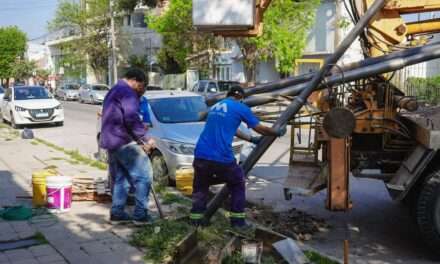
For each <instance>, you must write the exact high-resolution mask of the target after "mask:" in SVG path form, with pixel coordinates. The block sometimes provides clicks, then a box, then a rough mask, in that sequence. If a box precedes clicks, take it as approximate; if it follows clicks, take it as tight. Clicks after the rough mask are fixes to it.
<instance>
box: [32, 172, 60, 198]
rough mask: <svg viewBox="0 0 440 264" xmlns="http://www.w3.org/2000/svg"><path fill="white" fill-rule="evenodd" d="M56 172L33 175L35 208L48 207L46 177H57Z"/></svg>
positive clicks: (35, 173)
mask: <svg viewBox="0 0 440 264" xmlns="http://www.w3.org/2000/svg"><path fill="white" fill-rule="evenodd" d="M56 175H58V172H57V171H55V170H42V171H35V172H34V173H32V204H33V205H34V206H45V205H46V200H47V199H46V177H48V176H56Z"/></svg>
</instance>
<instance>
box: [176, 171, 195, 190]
mask: <svg viewBox="0 0 440 264" xmlns="http://www.w3.org/2000/svg"><path fill="white" fill-rule="evenodd" d="M193 179H194V170H193V169H180V170H177V171H176V188H177V190H179V191H181V192H182V193H183V194H185V195H191V194H192V192H193V188H192V186H193Z"/></svg>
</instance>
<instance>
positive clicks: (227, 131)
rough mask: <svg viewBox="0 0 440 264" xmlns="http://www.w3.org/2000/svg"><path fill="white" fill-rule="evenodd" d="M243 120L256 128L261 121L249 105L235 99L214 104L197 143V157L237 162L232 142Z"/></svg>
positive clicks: (221, 161)
mask: <svg viewBox="0 0 440 264" xmlns="http://www.w3.org/2000/svg"><path fill="white" fill-rule="evenodd" d="M241 122H244V123H246V124H247V125H248V127H249V128H255V127H256V126H257V125H258V124H259V123H260V121H259V120H258V118H257V117H255V115H254V114H253V113H252V111H251V109H250V108H249V107H248V106H247V105H245V104H243V103H241V102H238V101H236V100H234V99H231V98H226V99H224V100H222V101H220V102H218V103H217V104H215V105H214V106H212V107H211V109H210V110H209V113H208V118H207V121H206V125H205V128H204V129H203V132H202V134H201V135H200V138H199V140H198V142H197V145H196V149H195V158H196V159H204V160H210V161H215V162H220V163H232V162H235V157H234V153H233V151H232V142H233V140H234V136H235V134H236V132H237V129H238V127H239V126H240V124H241Z"/></svg>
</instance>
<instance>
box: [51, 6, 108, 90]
mask: <svg viewBox="0 0 440 264" xmlns="http://www.w3.org/2000/svg"><path fill="white" fill-rule="evenodd" d="M109 12H110V10H109V0H86V1H85V6H83V5H81V4H80V3H77V2H74V1H68V0H62V1H61V2H60V3H59V4H58V7H57V10H56V14H55V18H54V19H53V20H52V21H51V22H50V23H49V29H50V30H52V31H53V30H59V29H65V28H69V29H74V30H75V31H77V33H78V34H77V35H78V38H77V39H74V40H72V41H69V42H66V43H64V44H60V48H61V49H64V50H65V52H64V58H63V60H65V61H67V66H68V67H67V68H68V69H69V68H70V69H71V70H72V73H71V74H72V75H75V74H77V71H79V69H82V68H84V67H81V64H85V63H87V64H88V65H90V67H91V68H92V69H93V71H94V72H95V75H96V76H97V77H98V79H100V81H102V79H103V78H104V76H105V72H106V71H107V68H108V57H109V55H110V47H109V45H108V32H109V28H110V13H109ZM65 65H66V64H65ZM65 65H64V66H65Z"/></svg>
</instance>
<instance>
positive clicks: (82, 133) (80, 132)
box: [33, 101, 101, 157]
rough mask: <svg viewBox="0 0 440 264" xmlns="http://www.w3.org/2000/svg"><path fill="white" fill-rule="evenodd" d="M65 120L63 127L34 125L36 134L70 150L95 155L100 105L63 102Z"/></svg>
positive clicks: (90, 155)
mask: <svg viewBox="0 0 440 264" xmlns="http://www.w3.org/2000/svg"><path fill="white" fill-rule="evenodd" d="M62 104H63V107H64V115H65V121H64V126H62V127H53V126H48V125H41V126H36V127H33V130H34V133H35V136H37V137H40V138H42V139H45V140H48V141H50V142H52V143H54V144H56V145H58V146H60V147H63V148H66V149H69V150H79V152H81V153H82V154H84V155H87V156H89V157H94V155H95V154H96V152H97V141H96V123H97V122H96V120H97V112H98V111H100V109H101V106H100V105H90V104H80V103H78V102H72V101H69V102H62Z"/></svg>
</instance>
